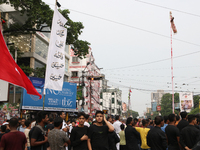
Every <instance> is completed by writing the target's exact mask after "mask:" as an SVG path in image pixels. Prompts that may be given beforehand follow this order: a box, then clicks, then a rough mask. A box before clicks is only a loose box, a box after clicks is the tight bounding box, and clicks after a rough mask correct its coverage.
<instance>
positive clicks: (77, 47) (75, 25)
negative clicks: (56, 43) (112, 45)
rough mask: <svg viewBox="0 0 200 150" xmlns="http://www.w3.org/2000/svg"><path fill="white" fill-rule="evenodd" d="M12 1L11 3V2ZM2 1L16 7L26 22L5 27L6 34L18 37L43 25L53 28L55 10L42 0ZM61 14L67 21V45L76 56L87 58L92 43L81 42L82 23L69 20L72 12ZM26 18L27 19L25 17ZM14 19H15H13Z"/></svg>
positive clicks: (64, 11) (67, 11)
mask: <svg viewBox="0 0 200 150" xmlns="http://www.w3.org/2000/svg"><path fill="white" fill-rule="evenodd" d="M9 1H10V2H9ZM9 1H8V0H1V1H0V4H1V3H5V2H8V3H10V4H11V5H13V6H14V8H15V10H17V11H19V12H20V13H21V15H22V16H23V15H25V16H27V17H26V20H25V23H24V24H19V23H17V22H16V23H14V24H11V25H10V27H9V28H7V27H6V25H4V26H5V27H4V32H9V33H10V34H11V35H17V34H22V33H28V32H35V31H37V30H40V29H41V26H42V25H43V24H47V26H49V27H51V24H52V18H53V10H51V9H50V7H49V5H47V4H45V3H44V2H42V0H9ZM59 11H60V12H61V14H62V15H63V16H64V17H65V18H66V19H67V23H66V28H67V39H66V44H68V45H71V46H72V49H73V50H74V52H75V55H76V56H77V57H79V58H83V57H85V55H87V54H88V49H89V45H90V43H89V42H87V41H82V40H79V39H78V38H79V36H80V35H81V33H82V30H83V29H84V26H83V24H82V23H81V22H73V21H72V20H71V19H70V18H69V14H70V11H69V10H67V9H65V10H59ZM24 18H25V17H24ZM13 19H14V18H13Z"/></svg>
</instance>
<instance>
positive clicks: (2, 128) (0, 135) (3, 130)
mask: <svg viewBox="0 0 200 150" xmlns="http://www.w3.org/2000/svg"><path fill="white" fill-rule="evenodd" d="M5 132H6V125H2V126H1V133H0V141H1V137H2V136H3V135H4V134H5Z"/></svg>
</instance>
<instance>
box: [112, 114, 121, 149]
mask: <svg viewBox="0 0 200 150" xmlns="http://www.w3.org/2000/svg"><path fill="white" fill-rule="evenodd" d="M115 120H116V121H115V122H114V123H113V127H114V128H115V132H116V133H117V136H118V137H119V132H120V131H121V128H120V125H121V124H122V123H121V122H120V116H119V115H116V116H115ZM119 146H120V143H117V144H116V147H117V150H119Z"/></svg>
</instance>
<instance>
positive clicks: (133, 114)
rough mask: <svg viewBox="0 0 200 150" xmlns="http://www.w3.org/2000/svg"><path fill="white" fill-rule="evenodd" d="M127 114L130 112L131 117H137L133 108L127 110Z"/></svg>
mask: <svg viewBox="0 0 200 150" xmlns="http://www.w3.org/2000/svg"><path fill="white" fill-rule="evenodd" d="M127 114H128V115H129V114H130V116H131V115H132V117H133V118H137V117H138V116H139V114H138V112H136V111H133V110H128V111H127Z"/></svg>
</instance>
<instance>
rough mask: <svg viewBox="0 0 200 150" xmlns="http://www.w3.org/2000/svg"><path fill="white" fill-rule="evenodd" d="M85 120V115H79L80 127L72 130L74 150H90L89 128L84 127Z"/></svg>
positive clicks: (71, 137) (82, 113) (71, 139)
mask: <svg viewBox="0 0 200 150" xmlns="http://www.w3.org/2000/svg"><path fill="white" fill-rule="evenodd" d="M85 120H86V119H85V113H84V112H80V113H78V121H79V125H78V126H77V127H74V128H73V129H72V132H71V136H70V141H71V146H72V147H73V150H88V146H87V140H88V136H87V135H88V127H87V126H84V122H85Z"/></svg>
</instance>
